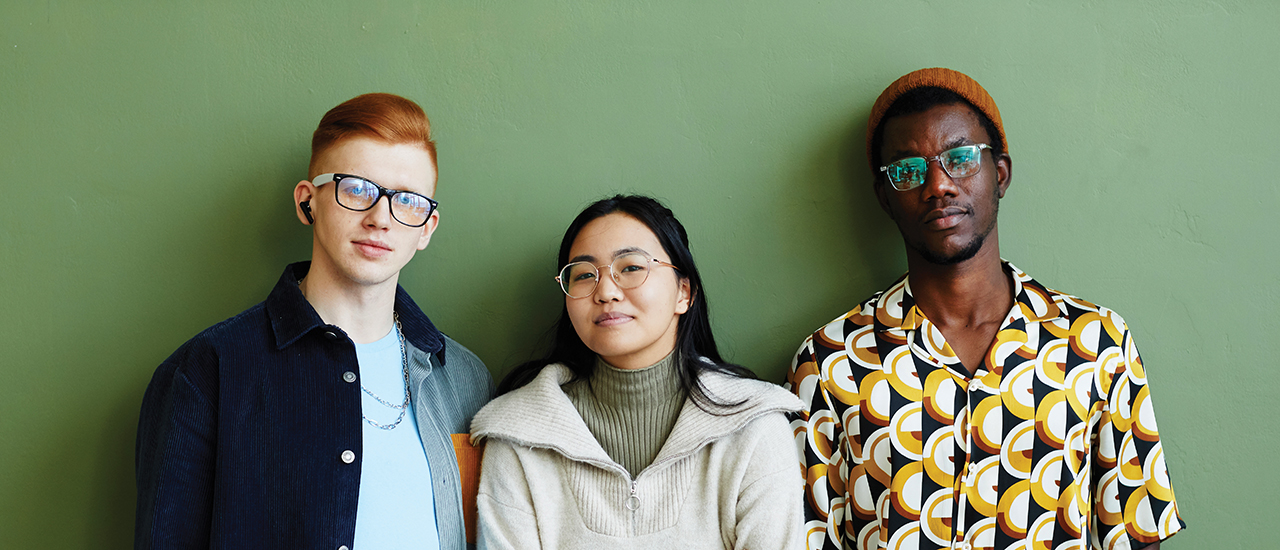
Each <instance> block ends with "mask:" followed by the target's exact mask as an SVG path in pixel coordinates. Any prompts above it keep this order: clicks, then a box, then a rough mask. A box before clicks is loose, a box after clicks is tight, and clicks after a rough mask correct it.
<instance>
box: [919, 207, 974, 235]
mask: <svg viewBox="0 0 1280 550" xmlns="http://www.w3.org/2000/svg"><path fill="white" fill-rule="evenodd" d="M969 213H970V212H969V210H968V209H967V208H961V207H959V206H945V207H942V208H935V209H933V210H930V211H928V212H926V213H925V215H924V217H923V218H921V220H920V221H921V222H922V223H924V225H925V226H927V227H929V228H930V229H950V228H952V227H955V226H956V225H958V224H959V223H960V220H961V219H963V217H964V216H967V215H969Z"/></svg>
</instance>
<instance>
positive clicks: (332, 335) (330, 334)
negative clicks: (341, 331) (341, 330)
mask: <svg viewBox="0 0 1280 550" xmlns="http://www.w3.org/2000/svg"><path fill="white" fill-rule="evenodd" d="M324 339H325V340H328V341H330V342H332V341H334V340H337V339H338V333H336V332H334V331H332V330H326V331H324Z"/></svg>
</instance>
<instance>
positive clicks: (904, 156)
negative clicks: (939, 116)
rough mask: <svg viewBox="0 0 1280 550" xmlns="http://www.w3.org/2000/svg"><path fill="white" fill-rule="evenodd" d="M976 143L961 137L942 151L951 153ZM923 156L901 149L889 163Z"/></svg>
mask: <svg viewBox="0 0 1280 550" xmlns="http://www.w3.org/2000/svg"><path fill="white" fill-rule="evenodd" d="M974 143H976V142H975V141H973V140H971V139H969V138H967V137H964V136H960V137H958V138H955V139H953V140H951V141H948V142H947V144H946V145H943V146H942V147H943V148H942V150H943V151H950V150H952V149H955V148H956V147H962V146H965V145H973V144H974ZM923 156H924V155H921V154H919V153H916V152H914V151H903V150H901V149H899V150H897V151H894V152H893V154H892V155H889V157H888V158H891V159H893V160H891V161H889V162H897V161H900V160H902V159H909V158H919V157H923Z"/></svg>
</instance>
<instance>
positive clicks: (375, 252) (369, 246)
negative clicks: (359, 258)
mask: <svg viewBox="0 0 1280 550" xmlns="http://www.w3.org/2000/svg"><path fill="white" fill-rule="evenodd" d="M351 244H354V245H356V248H357V249H358V250H360V253H361V254H364V255H365V256H369V257H371V258H380V257H382V256H385V255H387V254H389V253H390V252H391V247H390V246H387V244H386V243H384V242H382V241H378V240H374V239H364V240H359V241H351Z"/></svg>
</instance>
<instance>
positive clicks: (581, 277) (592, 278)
mask: <svg viewBox="0 0 1280 550" xmlns="http://www.w3.org/2000/svg"><path fill="white" fill-rule="evenodd" d="M658 267H670V268H672V269H675V270H677V271H678V270H679V268H677V267H676V266H674V265H672V264H669V263H667V262H664V261H662V260H658V259H654V258H650V257H649V255H648V254H645V253H643V252H628V253H626V254H623V255H621V256H618V257H617V258H614V259H613V263H611V264H609V265H606V266H599V267H597V266H596V265H595V264H592V263H591V262H573V263H571V264H569V265H566V266H564V267H563V268H561V269H560V275H559V276H557V277H556V282H559V283H560V290H563V291H564V293H565V295H567V296H569V297H570V298H586V297H587V296H590V295H591V294H592V293H594V292H595V291H596V286H597V285H598V284H599V282H600V270H601V269H607V270H608V271H609V276H610V277H612V278H613V282H614V284H617V285H618V288H621V289H632V288H636V287H638V286H640V285H642V284H644V282H645V281H646V280H648V279H649V273H650V272H651V271H653V270H654V269H655V268H658Z"/></svg>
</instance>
